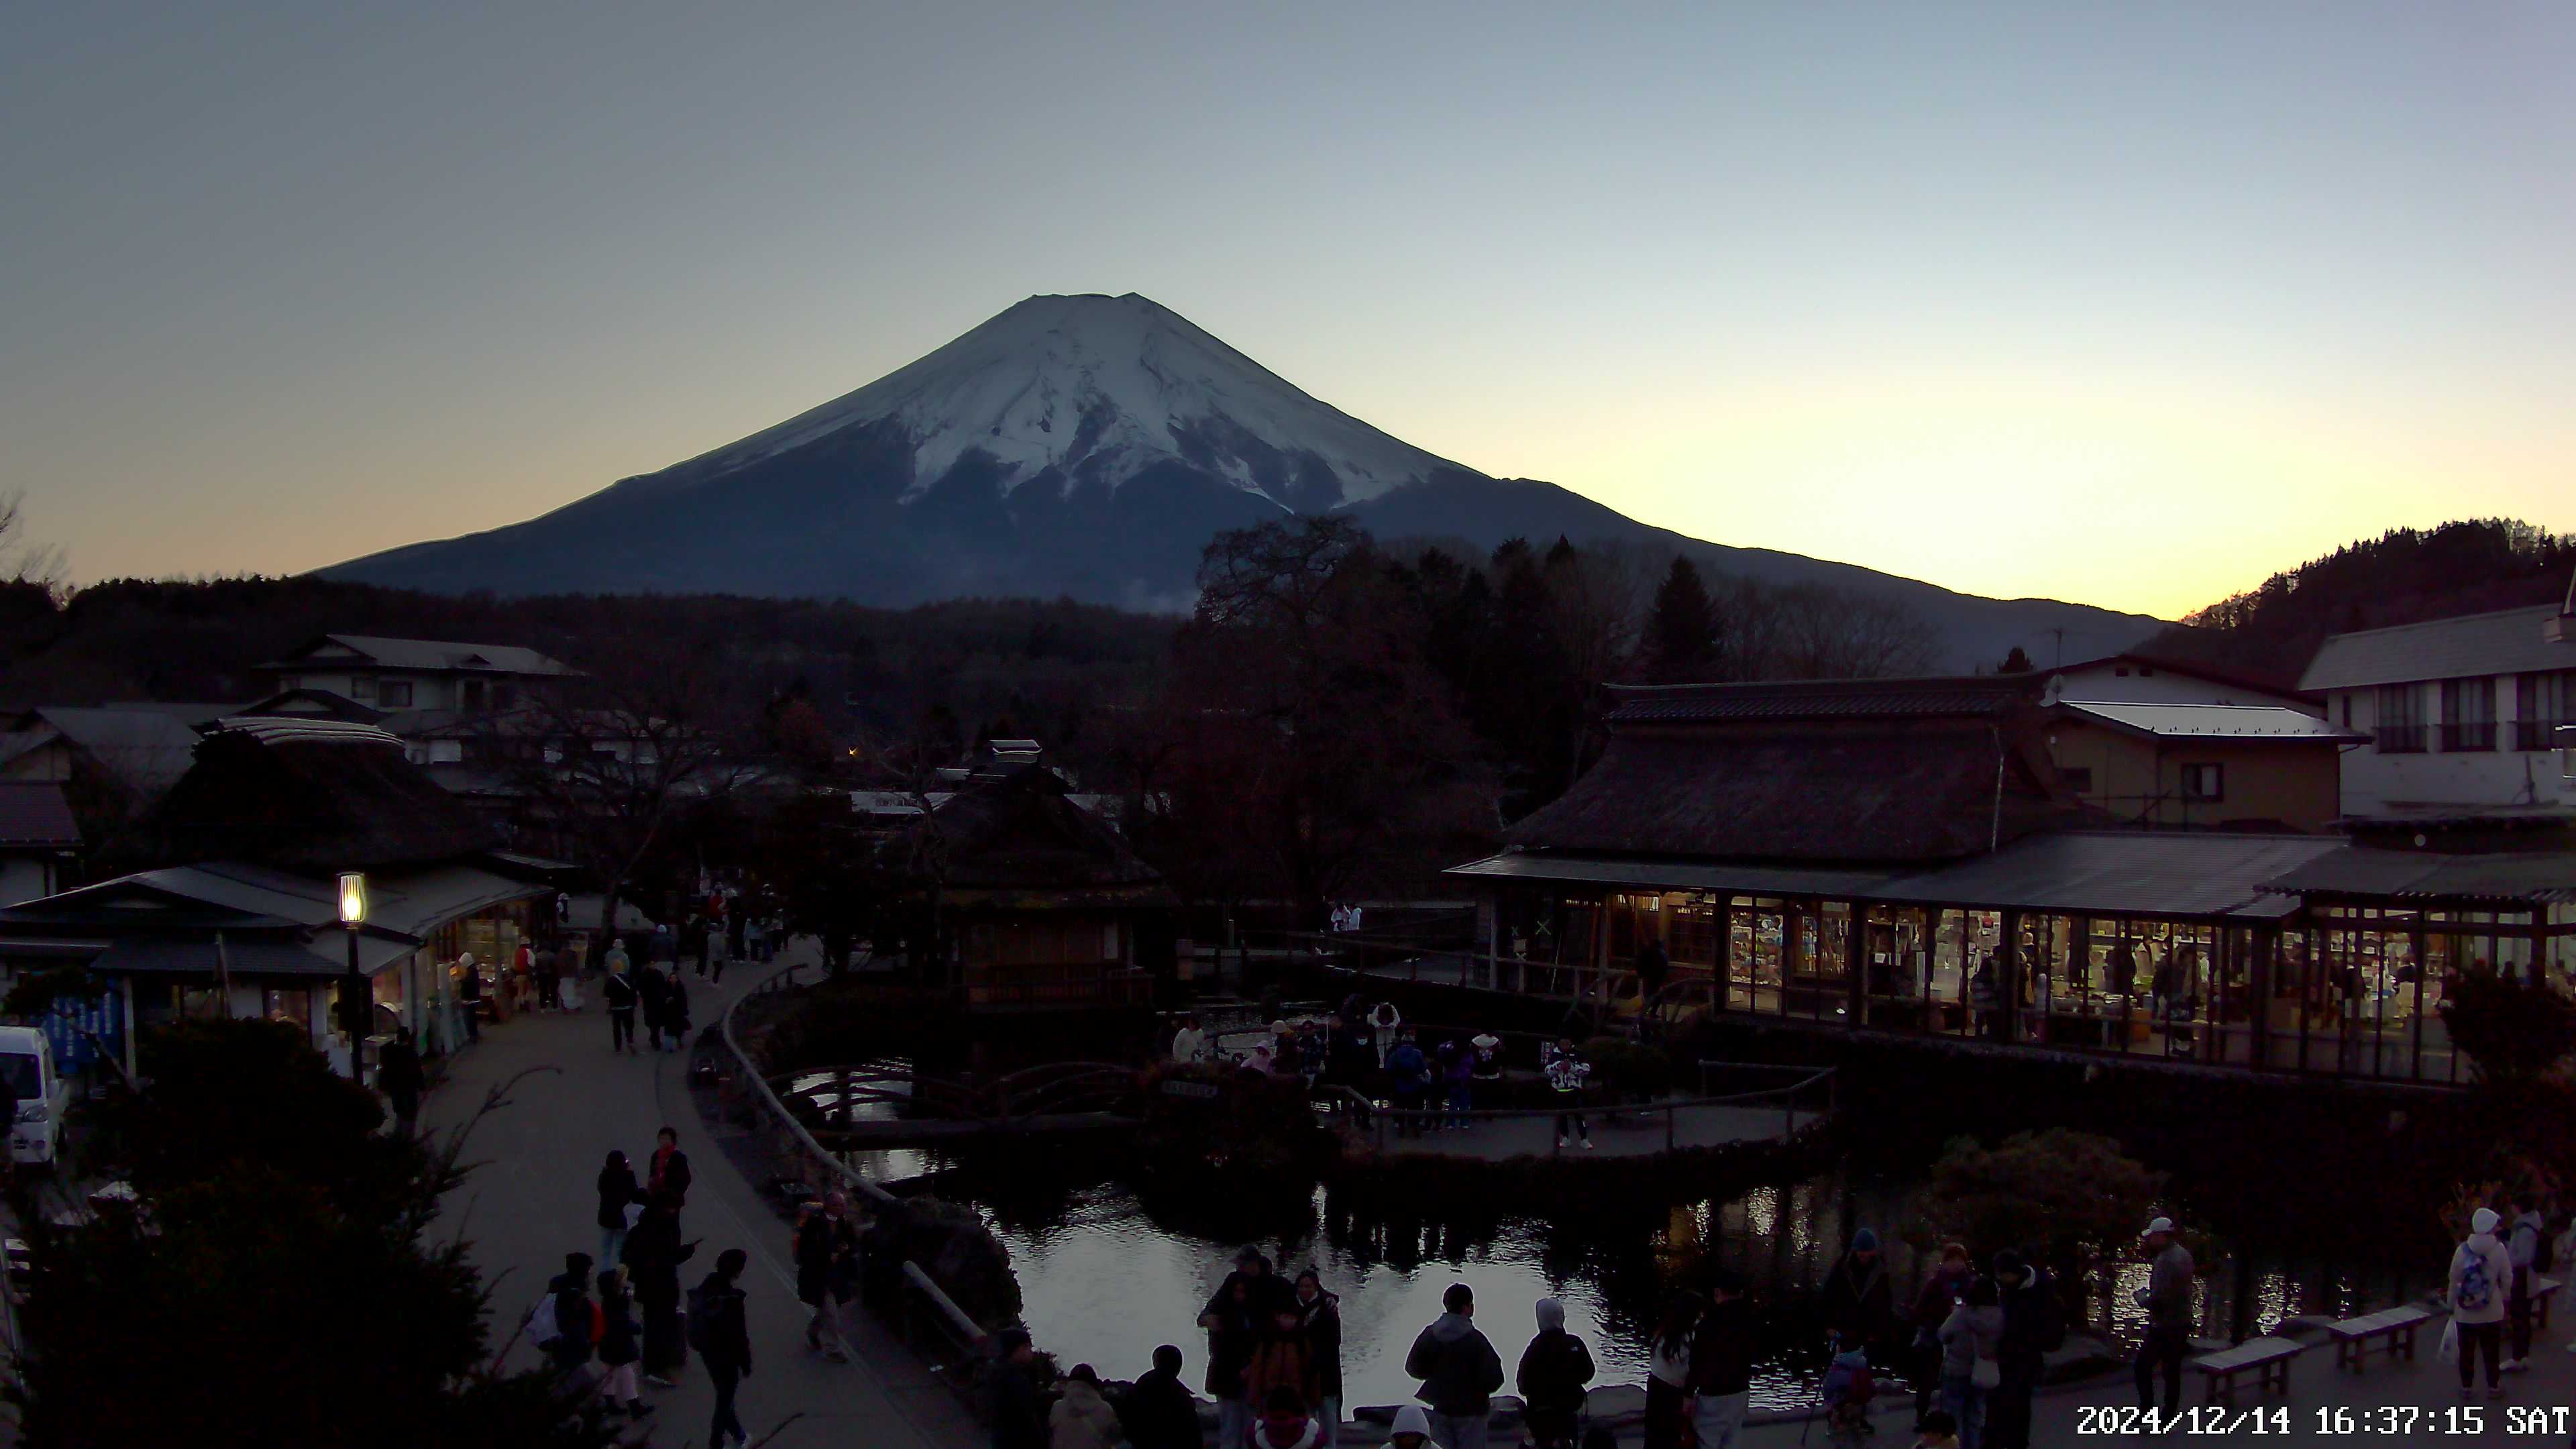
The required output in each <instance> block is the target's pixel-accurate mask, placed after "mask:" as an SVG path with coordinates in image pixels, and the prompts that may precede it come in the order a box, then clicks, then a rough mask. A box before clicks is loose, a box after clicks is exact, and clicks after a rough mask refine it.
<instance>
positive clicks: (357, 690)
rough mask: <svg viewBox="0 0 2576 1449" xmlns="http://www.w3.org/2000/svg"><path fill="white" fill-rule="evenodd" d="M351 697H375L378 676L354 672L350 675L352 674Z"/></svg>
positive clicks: (350, 683)
mask: <svg viewBox="0 0 2576 1449" xmlns="http://www.w3.org/2000/svg"><path fill="white" fill-rule="evenodd" d="M349 697H350V698H351V699H373V698H375V697H376V677H375V676H374V675H372V674H352V675H350V676H349Z"/></svg>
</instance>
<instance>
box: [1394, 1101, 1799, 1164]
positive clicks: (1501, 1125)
mask: <svg viewBox="0 0 2576 1449" xmlns="http://www.w3.org/2000/svg"><path fill="white" fill-rule="evenodd" d="M1585 1115H1586V1116H1587V1117H1588V1118H1589V1119H1590V1121H1591V1124H1592V1147H1591V1148H1590V1149H1589V1150H1586V1149H1585V1148H1584V1146H1583V1145H1582V1142H1581V1139H1579V1138H1573V1137H1569V1138H1567V1139H1566V1144H1565V1148H1564V1155H1565V1156H1568V1157H1593V1158H1601V1157H1649V1156H1652V1155H1654V1154H1655V1153H1658V1152H1662V1151H1664V1150H1665V1142H1664V1114H1663V1113H1661V1112H1659V1111H1640V1110H1635V1109H1631V1110H1629V1111H1626V1112H1623V1113H1621V1114H1620V1115H1619V1117H1618V1118H1617V1120H1615V1121H1614V1120H1612V1119H1611V1117H1610V1115H1609V1114H1608V1113H1606V1112H1602V1111H1598V1110H1595V1111H1592V1112H1589V1113H1586V1114H1585ZM1824 1116H1825V1114H1824V1113H1822V1112H1799V1113H1797V1114H1796V1116H1795V1119H1794V1126H1795V1127H1806V1126H1810V1125H1812V1124H1814V1123H1817V1122H1821V1121H1823V1120H1824ZM1791 1126H1792V1118H1791V1116H1790V1114H1789V1113H1788V1112H1786V1111H1784V1110H1783V1109H1781V1108H1778V1107H1684V1108H1681V1109H1679V1110H1677V1111H1675V1112H1674V1114H1673V1133H1672V1146H1674V1147H1677V1148H1680V1147H1717V1146H1722V1145H1724V1144H1726V1143H1729V1142H1761V1141H1772V1140H1776V1139H1778V1138H1780V1137H1782V1136H1785V1135H1788V1134H1787V1132H1786V1131H1784V1128H1790V1127H1791ZM1370 1140H1371V1141H1372V1142H1375V1141H1376V1140H1377V1139H1376V1138H1375V1136H1374V1135H1372V1137H1371V1139H1370ZM1384 1146H1385V1151H1386V1153H1387V1155H1388V1156H1390V1157H1414V1156H1425V1157H1472V1158H1475V1159H1477V1160H1479V1161H1484V1162H1502V1161H1505V1160H1507V1159H1509V1158H1514V1157H1545V1156H1547V1155H1548V1154H1549V1153H1551V1152H1554V1151H1556V1150H1557V1148H1556V1118H1555V1116H1554V1115H1553V1114H1542V1115H1536V1116H1528V1117H1471V1118H1469V1119H1468V1125H1467V1126H1465V1127H1458V1128H1451V1129H1449V1130H1447V1131H1445V1132H1432V1131H1427V1130H1426V1131H1425V1132H1423V1133H1422V1135H1420V1136H1418V1137H1405V1136H1402V1135H1399V1134H1398V1133H1397V1132H1396V1131H1395V1130H1394V1129H1393V1128H1392V1127H1390V1128H1388V1129H1387V1132H1386V1137H1385V1144H1384Z"/></svg>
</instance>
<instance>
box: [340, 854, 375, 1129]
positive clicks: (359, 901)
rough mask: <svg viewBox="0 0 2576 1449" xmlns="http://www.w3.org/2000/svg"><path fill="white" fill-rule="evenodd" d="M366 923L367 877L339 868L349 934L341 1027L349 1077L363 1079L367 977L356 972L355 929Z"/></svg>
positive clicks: (342, 906) (343, 926) (344, 927)
mask: <svg viewBox="0 0 2576 1449" xmlns="http://www.w3.org/2000/svg"><path fill="white" fill-rule="evenodd" d="M366 924H367V877H366V876H365V874H364V873H362V872H359V871H354V870H344V871H342V872H340V928H341V929H342V930H343V931H345V932H346V933H347V934H348V937H349V965H348V969H347V970H345V971H343V972H342V973H341V975H340V1027H341V1029H342V1030H344V1031H346V1032H348V1033H349V1080H350V1081H353V1082H357V1081H364V1080H365V1075H364V1073H365V1068H364V1066H363V1065H362V1064H361V1062H360V1058H362V1057H363V1056H365V1054H366V1040H367V1027H368V1025H369V1022H368V1017H369V1016H370V1015H371V1013H370V1012H369V1011H368V1010H367V1006H368V1003H367V1000H366V997H367V981H366V978H365V977H363V976H360V975H359V974H358V932H359V930H360V928H362V927H364V926H365V925H366Z"/></svg>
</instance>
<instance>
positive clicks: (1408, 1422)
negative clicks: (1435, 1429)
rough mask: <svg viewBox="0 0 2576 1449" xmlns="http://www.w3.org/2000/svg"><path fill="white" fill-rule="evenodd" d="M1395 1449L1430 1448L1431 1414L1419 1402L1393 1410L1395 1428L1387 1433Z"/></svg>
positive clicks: (1388, 1441) (1388, 1439)
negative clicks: (1424, 1410) (1425, 1411)
mask: <svg viewBox="0 0 2576 1449" xmlns="http://www.w3.org/2000/svg"><path fill="white" fill-rule="evenodd" d="M1386 1442H1387V1443H1389V1444H1392V1445H1394V1446H1395V1449H1432V1444H1431V1416H1430V1415H1429V1414H1426V1413H1424V1412H1423V1410H1422V1406H1421V1405H1420V1404H1407V1405H1405V1406H1404V1407H1403V1408H1400V1409H1398V1410H1396V1411H1395V1428H1394V1429H1393V1430H1392V1431H1391V1432H1390V1433H1389V1434H1388V1435H1387V1440H1386Z"/></svg>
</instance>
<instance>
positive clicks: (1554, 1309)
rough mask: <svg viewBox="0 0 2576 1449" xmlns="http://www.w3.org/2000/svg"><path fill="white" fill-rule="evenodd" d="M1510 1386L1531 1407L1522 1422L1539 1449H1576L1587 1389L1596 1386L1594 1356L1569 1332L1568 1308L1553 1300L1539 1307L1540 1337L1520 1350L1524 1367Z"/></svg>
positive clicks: (1541, 1301) (1543, 1299)
mask: <svg viewBox="0 0 2576 1449" xmlns="http://www.w3.org/2000/svg"><path fill="white" fill-rule="evenodd" d="M1512 1382H1513V1383H1514V1384H1515V1385H1516V1386H1518V1387H1519V1389H1520V1391H1521V1399H1522V1401H1523V1402H1524V1403H1526V1404H1527V1405H1528V1408H1527V1409H1526V1411H1525V1412H1524V1415H1523V1422H1525V1423H1526V1424H1528V1425H1529V1432H1530V1442H1531V1443H1532V1444H1533V1445H1535V1446H1537V1449H1574V1434H1575V1429H1576V1427H1577V1426H1578V1425H1579V1424H1580V1422H1581V1420H1582V1418H1583V1402H1584V1398H1583V1386H1584V1385H1586V1384H1588V1383H1590V1382H1592V1350H1590V1349H1588V1348H1586V1347H1584V1346H1583V1340H1582V1339H1579V1338H1577V1337H1575V1336H1574V1335H1573V1334H1570V1333H1568V1332H1566V1331H1565V1305H1564V1304H1562V1303H1560V1302H1558V1301H1557V1300H1555V1299H1553V1298H1542V1299H1540V1300H1539V1301H1538V1335H1537V1336H1536V1337H1535V1338H1532V1339H1531V1340H1530V1341H1529V1347H1527V1348H1525V1349H1522V1350H1521V1366H1520V1370H1519V1372H1517V1373H1516V1374H1514V1375H1513V1378H1512Z"/></svg>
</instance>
